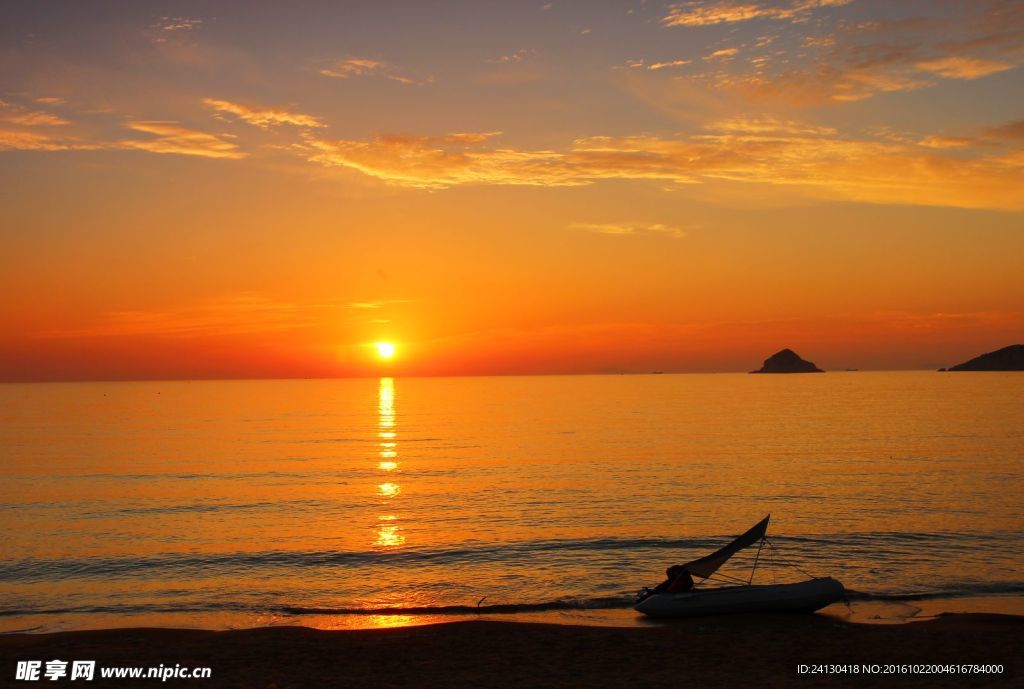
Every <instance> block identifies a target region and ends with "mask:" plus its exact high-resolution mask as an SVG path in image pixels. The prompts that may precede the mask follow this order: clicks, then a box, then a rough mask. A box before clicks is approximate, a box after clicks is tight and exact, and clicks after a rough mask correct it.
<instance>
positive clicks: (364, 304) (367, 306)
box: [345, 299, 412, 311]
mask: <svg viewBox="0 0 1024 689" xmlns="http://www.w3.org/2000/svg"><path fill="white" fill-rule="evenodd" d="M411 302H412V300H411V299H375V300H371V301H354V302H351V303H349V304H346V305H345V308H346V309H355V310H359V311H365V310H374V309H382V308H384V307H386V306H394V305H396V304H409V303H411Z"/></svg>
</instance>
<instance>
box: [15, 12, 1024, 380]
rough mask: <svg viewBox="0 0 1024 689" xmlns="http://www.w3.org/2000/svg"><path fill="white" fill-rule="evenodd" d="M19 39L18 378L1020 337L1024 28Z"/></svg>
mask: <svg viewBox="0 0 1024 689" xmlns="http://www.w3.org/2000/svg"><path fill="white" fill-rule="evenodd" d="M143 5H144V6H143ZM0 14H2V21H0V45H3V48H2V49H0V75H2V77H3V78H2V80H0V255H2V257H3V268H4V269H3V271H0V290H2V292H3V294H4V295H5V298H4V299H3V301H2V302H0V315H2V318H0V380H7V381H16V380H82V379H132V378H200V377H204V378H205V377H288V376H347V375H379V374H381V372H383V371H387V372H388V373H389V374H394V375H437V374H445V375H448V374H453V375H459V374H491V373H496V374H502V373H561V372H569V373H591V372H609V371H625V372H634V371H635V372H643V371H650V370H665V371H720V370H721V371H737V370H749V369H752V368H756V367H757V366H758V365H759V364H760V362H761V360H763V359H764V358H765V357H766V356H768V355H769V354H771V353H772V352H774V351H776V350H778V349H780V348H782V347H786V346H788V347H792V348H793V349H795V350H796V351H798V352H799V353H801V354H803V355H804V356H805V357H807V358H809V359H812V360H813V361H815V362H816V363H817V364H819V365H820V366H822V367H824V368H844V367H856V368H922V367H926V368H927V367H938V366H946V365H950V364H953V363H957V362H959V361H961V360H964V359H966V358H969V357H971V356H974V355H976V354H979V353H981V352H984V351H989V350H992V349H996V348H998V347H1001V346H1005V345H1007V344H1011V343H1014V342H1021V341H1024V314H1022V311H1021V304H1024V279H1022V278H1021V273H1020V267H1019V264H1020V262H1021V259H1020V257H1021V256H1024V184H1021V181H1020V180H1021V179H1024V110H1022V107H1021V101H1020V98H1019V95H1020V93H1022V92H1024V83H1022V73H1024V71H1022V70H1021V69H1020V65H1021V64H1022V63H1024V48H1022V46H1024V40H1022V38H1024V6H1022V5H1021V4H1020V3H1015V2H999V1H996V0H991V1H988V0H984V1H979V2H953V3H928V2H913V1H908V2H901V3H884V2H870V1H868V0H849V1H847V0H822V1H821V2H818V1H814V2H810V1H807V0H789V1H785V2H773V3H766V2H756V1H754V0H747V1H745V2H742V3H740V2H728V1H720V0H710V1H707V2H686V3H675V4H673V3H653V2H646V3H644V2H609V3H601V4H600V5H599V6H598V5H597V4H595V3H566V2H557V1H555V2H551V3H545V2H538V3H533V4H524V3H506V4H481V3H458V2H448V3H439V4H431V5H430V6H429V7H427V6H423V7H420V6H419V4H417V3H393V4H387V3H309V4H306V5H303V6H302V9H301V11H296V10H295V9H294V8H291V9H289V8H285V7H284V6H281V5H279V4H278V3H242V2H212V3H194V4H189V3H185V4H182V3H174V4H167V5H166V7H161V4H160V3H145V4H142V3H103V4H101V5H99V6H91V7H89V8H86V7H82V6H81V5H80V3H74V2H67V3H38V4H37V3H23V4H20V5H11V4H9V5H7V6H5V7H4V9H3V10H0ZM380 340H387V341H394V342H396V343H398V345H399V351H398V355H397V356H396V357H395V359H394V360H393V361H392V362H389V363H386V364H384V363H382V362H381V361H379V359H378V358H377V357H376V356H375V350H374V348H373V347H372V346H371V343H373V342H375V341H380Z"/></svg>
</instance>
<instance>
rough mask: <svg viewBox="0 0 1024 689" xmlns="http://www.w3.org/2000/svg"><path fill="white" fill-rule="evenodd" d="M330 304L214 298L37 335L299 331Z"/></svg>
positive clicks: (72, 336)
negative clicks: (175, 307)
mask: <svg viewBox="0 0 1024 689" xmlns="http://www.w3.org/2000/svg"><path fill="white" fill-rule="evenodd" d="M325 306H327V305H312V306H310V305H301V304H294V303H290V302H277V301H272V300H269V299H266V298H265V297H263V296H260V295H258V294H251V293H245V294H238V295H230V296H225V297H219V298H215V299H209V300H206V301H203V302H201V303H199V304H195V305H192V306H186V307H182V308H178V309H168V310H151V311H113V312H110V313H107V314H105V315H104V316H102V318H101V319H100V321H99V322H97V323H95V324H92V325H87V326H84V327H81V328H68V329H62V330H48V331H45V332H40V333H36V337H37V338H39V339H75V338H95V337H164V338H194V337H216V336H225V335H247V334H252V333H265V332H276V331H283V330H295V329H298V328H304V327H309V326H312V325H315V324H316V323H318V322H319V321H320V319H319V318H318V317H317V312H318V311H320V310H322V309H323V308H325Z"/></svg>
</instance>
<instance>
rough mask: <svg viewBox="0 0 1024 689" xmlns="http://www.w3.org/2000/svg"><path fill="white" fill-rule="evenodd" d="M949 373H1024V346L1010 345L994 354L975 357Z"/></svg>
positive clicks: (950, 369) (951, 369) (954, 367)
mask: <svg viewBox="0 0 1024 689" xmlns="http://www.w3.org/2000/svg"><path fill="white" fill-rule="evenodd" d="M947 370H949V371H1024V344H1015V345H1010V346H1009V347H1003V348H1002V349H997V350H996V351H994V352H989V353H987V354H982V355H981V356H976V357H974V358H973V359H971V360H970V361H965V362H964V363H962V364H957V365H956V366H950V367H949V368H948V369H947Z"/></svg>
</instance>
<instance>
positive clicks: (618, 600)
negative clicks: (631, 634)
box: [277, 596, 633, 615]
mask: <svg viewBox="0 0 1024 689" xmlns="http://www.w3.org/2000/svg"><path fill="white" fill-rule="evenodd" d="M632 606H633V598H632V596H630V597H621V596H615V597H606V598H582V599H568V600H553V601H546V602H541V603H495V604H491V605H482V604H481V605H421V606H412V607H390V608H389V607H383V608H381V607H378V608H360V607H350V608H306V607H301V606H284V607H281V608H278V610H277V611H278V612H281V613H284V614H287V615H473V614H481V615H514V614H516V613H526V612H547V611H551V610H615V609H625V608H630V607H632Z"/></svg>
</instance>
